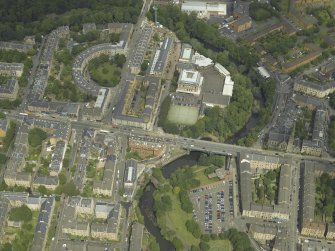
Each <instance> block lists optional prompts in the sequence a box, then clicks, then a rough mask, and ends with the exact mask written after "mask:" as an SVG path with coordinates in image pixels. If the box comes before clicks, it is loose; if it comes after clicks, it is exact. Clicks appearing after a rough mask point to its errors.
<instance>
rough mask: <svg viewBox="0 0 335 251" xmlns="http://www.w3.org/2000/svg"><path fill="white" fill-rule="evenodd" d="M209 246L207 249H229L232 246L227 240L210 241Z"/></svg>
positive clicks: (225, 250) (222, 250)
mask: <svg viewBox="0 0 335 251" xmlns="http://www.w3.org/2000/svg"><path fill="white" fill-rule="evenodd" d="M210 246H211V248H210V249H209V251H231V250H233V249H232V246H231V244H230V242H229V241H228V240H216V241H210Z"/></svg>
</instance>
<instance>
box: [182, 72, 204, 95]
mask: <svg viewBox="0 0 335 251" xmlns="http://www.w3.org/2000/svg"><path fill="white" fill-rule="evenodd" d="M203 80H204V78H203V76H202V75H201V73H200V72H198V71H194V70H183V71H182V72H181V73H180V76H179V80H178V87H177V92H184V93H191V94H194V95H200V92H201V87H202V82H203Z"/></svg>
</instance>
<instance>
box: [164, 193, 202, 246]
mask: <svg viewBox="0 0 335 251" xmlns="http://www.w3.org/2000/svg"><path fill="white" fill-rule="evenodd" d="M168 194H169V196H170V197H171V201H172V211H170V212H168V213H166V215H165V218H164V220H165V224H166V226H167V228H168V229H171V230H173V231H174V232H175V233H176V236H177V237H178V238H179V239H180V240H181V241H182V242H183V244H184V246H185V248H186V247H190V246H191V245H192V244H193V245H196V246H198V245H199V240H198V239H196V238H194V236H193V235H192V234H191V233H190V232H188V231H187V229H186V226H185V223H186V221H187V220H190V219H192V214H188V213H186V212H184V211H183V210H182V209H181V207H180V202H179V199H178V197H177V195H175V194H173V193H168Z"/></svg>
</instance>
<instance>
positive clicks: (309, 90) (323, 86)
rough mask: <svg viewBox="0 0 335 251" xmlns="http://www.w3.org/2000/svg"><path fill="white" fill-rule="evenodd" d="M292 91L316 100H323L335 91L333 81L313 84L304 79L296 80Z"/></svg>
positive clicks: (334, 82)
mask: <svg viewBox="0 0 335 251" xmlns="http://www.w3.org/2000/svg"><path fill="white" fill-rule="evenodd" d="M293 90H294V91H297V92H300V93H304V94H307V95H311V96H314V97H317V98H324V97H326V96H328V95H329V94H331V93H333V92H334V91H335V81H331V82H329V83H315V82H312V81H308V80H305V79H297V80H296V81H295V82H294V87H293Z"/></svg>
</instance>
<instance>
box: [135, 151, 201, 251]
mask: <svg viewBox="0 0 335 251" xmlns="http://www.w3.org/2000/svg"><path fill="white" fill-rule="evenodd" d="M199 156H200V152H191V153H190V154H189V155H184V156H182V157H180V158H178V159H176V160H174V161H172V162H170V163H169V164H167V165H165V166H164V167H163V168H162V173H163V176H164V178H166V179H169V178H170V177H171V174H172V173H173V172H174V171H176V170H177V169H179V168H182V167H185V166H193V165H195V164H196V163H197V161H198V158H199ZM154 191H155V188H154V186H153V185H152V184H151V183H149V184H148V185H147V186H146V188H145V189H144V193H143V195H142V197H141V199H140V210H141V214H142V215H143V217H144V225H145V227H146V229H147V230H148V231H149V233H150V234H152V235H153V236H154V237H155V238H156V241H157V242H158V244H159V247H160V250H161V251H173V250H175V248H174V246H173V245H172V243H171V242H170V241H168V240H166V239H164V237H163V236H162V235H161V232H160V228H159V227H158V226H157V221H156V216H155V213H154V211H153V204H154V200H153V193H154Z"/></svg>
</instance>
